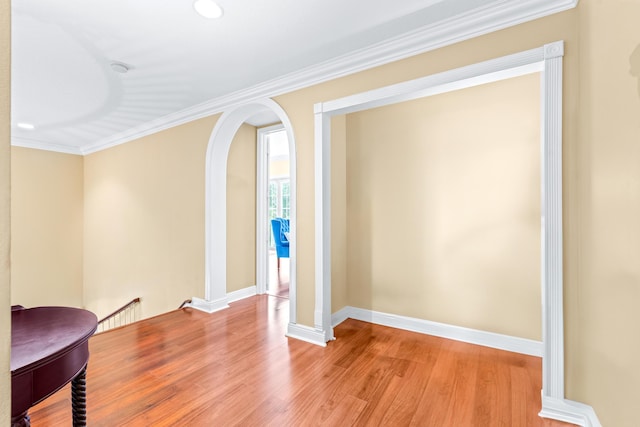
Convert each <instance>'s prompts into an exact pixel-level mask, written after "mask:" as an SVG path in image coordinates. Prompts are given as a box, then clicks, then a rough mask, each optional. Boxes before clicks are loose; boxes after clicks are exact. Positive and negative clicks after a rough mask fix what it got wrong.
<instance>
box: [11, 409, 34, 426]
mask: <svg viewBox="0 0 640 427" xmlns="http://www.w3.org/2000/svg"><path fill="white" fill-rule="evenodd" d="M11 427H31V418H29V414H27V411H24V413H22V414H20V415H18V416H17V417H13V418H11Z"/></svg>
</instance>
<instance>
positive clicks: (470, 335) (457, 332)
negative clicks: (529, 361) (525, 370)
mask: <svg viewBox="0 0 640 427" xmlns="http://www.w3.org/2000/svg"><path fill="white" fill-rule="evenodd" d="M345 316H346V317H345ZM345 318H351V319H355V320H361V321H363V322H369V323H374V324H376V325H382V326H389V327H391V328H397V329H403V330H405V331H412V332H418V333H421V334H427V335H433V336H436V337H441V338H447V339H450V340H455V341H461V342H466V343H470V344H477V345H482V346H485V347H491V348H497V349H499V350H506V351H512V352H515V353H521V354H527V355H529V356H537V357H542V341H535V340H530V339H526V338H519V337H512V336H509V335H503V334H496V333H493V332H486V331H480V330H477V329H470V328H464V327H461V326H454V325H447V324H444V323H438V322H432V321H430V320H424V319H418V318H414V317H407V316H399V315H397V314H389V313H382V312H379V311H373V310H365V309H362V308H357V307H345V308H343V309H342V310H340V311H338V312H336V313H334V314H333V316H331V320H332V324H333V326H336V325H337V324H339V323H341V322H343V321H344V320H345Z"/></svg>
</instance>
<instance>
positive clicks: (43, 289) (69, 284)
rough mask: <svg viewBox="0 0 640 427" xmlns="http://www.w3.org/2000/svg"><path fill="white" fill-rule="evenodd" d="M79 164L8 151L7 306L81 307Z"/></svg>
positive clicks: (60, 157)
mask: <svg viewBox="0 0 640 427" xmlns="http://www.w3.org/2000/svg"><path fill="white" fill-rule="evenodd" d="M83 164H84V161H83V158H82V157H81V156H74V155H71V154H61V153H53V152H49V151H43V150H33V149H29V148H21V147H12V149H11V198H12V203H11V218H12V220H11V239H12V243H11V264H12V265H11V302H12V304H20V305H23V306H25V307H34V306H38V305H66V306H72V307H82V306H83V300H82V254H83V248H82V244H83V238H82V234H83Z"/></svg>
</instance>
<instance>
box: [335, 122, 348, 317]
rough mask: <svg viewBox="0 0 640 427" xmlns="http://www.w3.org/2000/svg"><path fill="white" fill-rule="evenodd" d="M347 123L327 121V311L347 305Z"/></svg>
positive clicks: (336, 309)
mask: <svg viewBox="0 0 640 427" xmlns="http://www.w3.org/2000/svg"><path fill="white" fill-rule="evenodd" d="M346 126H347V121H346V118H345V116H337V117H333V118H332V119H331V309H332V311H333V312H334V313H335V312H336V311H338V310H340V309H341V308H343V307H345V306H348V305H349V299H348V292H349V285H350V283H349V282H348V275H347V271H348V262H349V257H348V255H347V249H348V240H347V236H348V234H347V127H346Z"/></svg>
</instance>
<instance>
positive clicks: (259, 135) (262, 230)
mask: <svg viewBox="0 0 640 427" xmlns="http://www.w3.org/2000/svg"><path fill="white" fill-rule="evenodd" d="M282 129H284V126H283V125H282V124H277V125H273V126H267V127H263V128H259V129H258V130H257V132H256V286H257V293H258V294H260V295H262V294H265V293H266V292H267V284H268V281H269V250H268V248H267V246H268V245H269V243H268V242H269V233H270V232H271V231H270V228H269V221H268V220H267V217H268V215H269V211H268V209H269V207H268V206H267V199H268V189H267V185H268V182H269V156H268V155H267V151H268V147H267V144H266V137H267V135H269V134H270V133H271V132H275V131H279V130H282Z"/></svg>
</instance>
